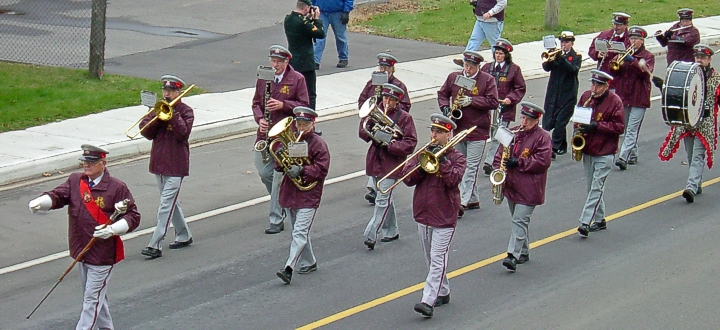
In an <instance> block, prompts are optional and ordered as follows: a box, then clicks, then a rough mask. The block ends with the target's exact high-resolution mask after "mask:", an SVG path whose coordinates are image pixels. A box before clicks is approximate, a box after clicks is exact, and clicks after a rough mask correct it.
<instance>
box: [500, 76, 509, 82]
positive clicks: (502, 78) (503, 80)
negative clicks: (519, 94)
mask: <svg viewBox="0 0 720 330" xmlns="http://www.w3.org/2000/svg"><path fill="white" fill-rule="evenodd" d="M498 81H500V82H506V81H507V78H505V77H500V79H498Z"/></svg>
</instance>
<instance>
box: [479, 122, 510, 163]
mask: <svg viewBox="0 0 720 330" xmlns="http://www.w3.org/2000/svg"><path fill="white" fill-rule="evenodd" d="M502 125H503V126H505V127H508V126H510V122H509V121H503V122H502ZM499 147H500V142H498V140H495V132H493V133H492V140H490V149H488V152H487V155H485V164H488V165H490V166H492V163H493V160H495V153H497V150H498V148H499Z"/></svg>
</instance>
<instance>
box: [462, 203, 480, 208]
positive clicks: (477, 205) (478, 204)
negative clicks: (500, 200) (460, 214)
mask: <svg viewBox="0 0 720 330" xmlns="http://www.w3.org/2000/svg"><path fill="white" fill-rule="evenodd" d="M479 208H480V202H473V203H468V205H467V206H466V207H465V209H466V210H477V209H479Z"/></svg>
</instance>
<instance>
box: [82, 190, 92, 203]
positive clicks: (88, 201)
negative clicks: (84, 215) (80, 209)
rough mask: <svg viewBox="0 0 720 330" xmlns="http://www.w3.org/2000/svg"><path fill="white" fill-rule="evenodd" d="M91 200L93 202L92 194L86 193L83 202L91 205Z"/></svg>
mask: <svg viewBox="0 0 720 330" xmlns="http://www.w3.org/2000/svg"><path fill="white" fill-rule="evenodd" d="M91 200H92V196H90V192H88V191H86V192H85V193H84V194H83V202H84V203H90V201H91Z"/></svg>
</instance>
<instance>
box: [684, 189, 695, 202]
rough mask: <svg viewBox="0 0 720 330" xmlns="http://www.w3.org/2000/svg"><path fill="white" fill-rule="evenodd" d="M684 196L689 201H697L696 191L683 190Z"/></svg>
mask: <svg viewBox="0 0 720 330" xmlns="http://www.w3.org/2000/svg"><path fill="white" fill-rule="evenodd" d="M682 197H683V198H685V201H686V202H688V203H695V193H694V192H693V191H692V190H690V189H685V190H683V193H682Z"/></svg>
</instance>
